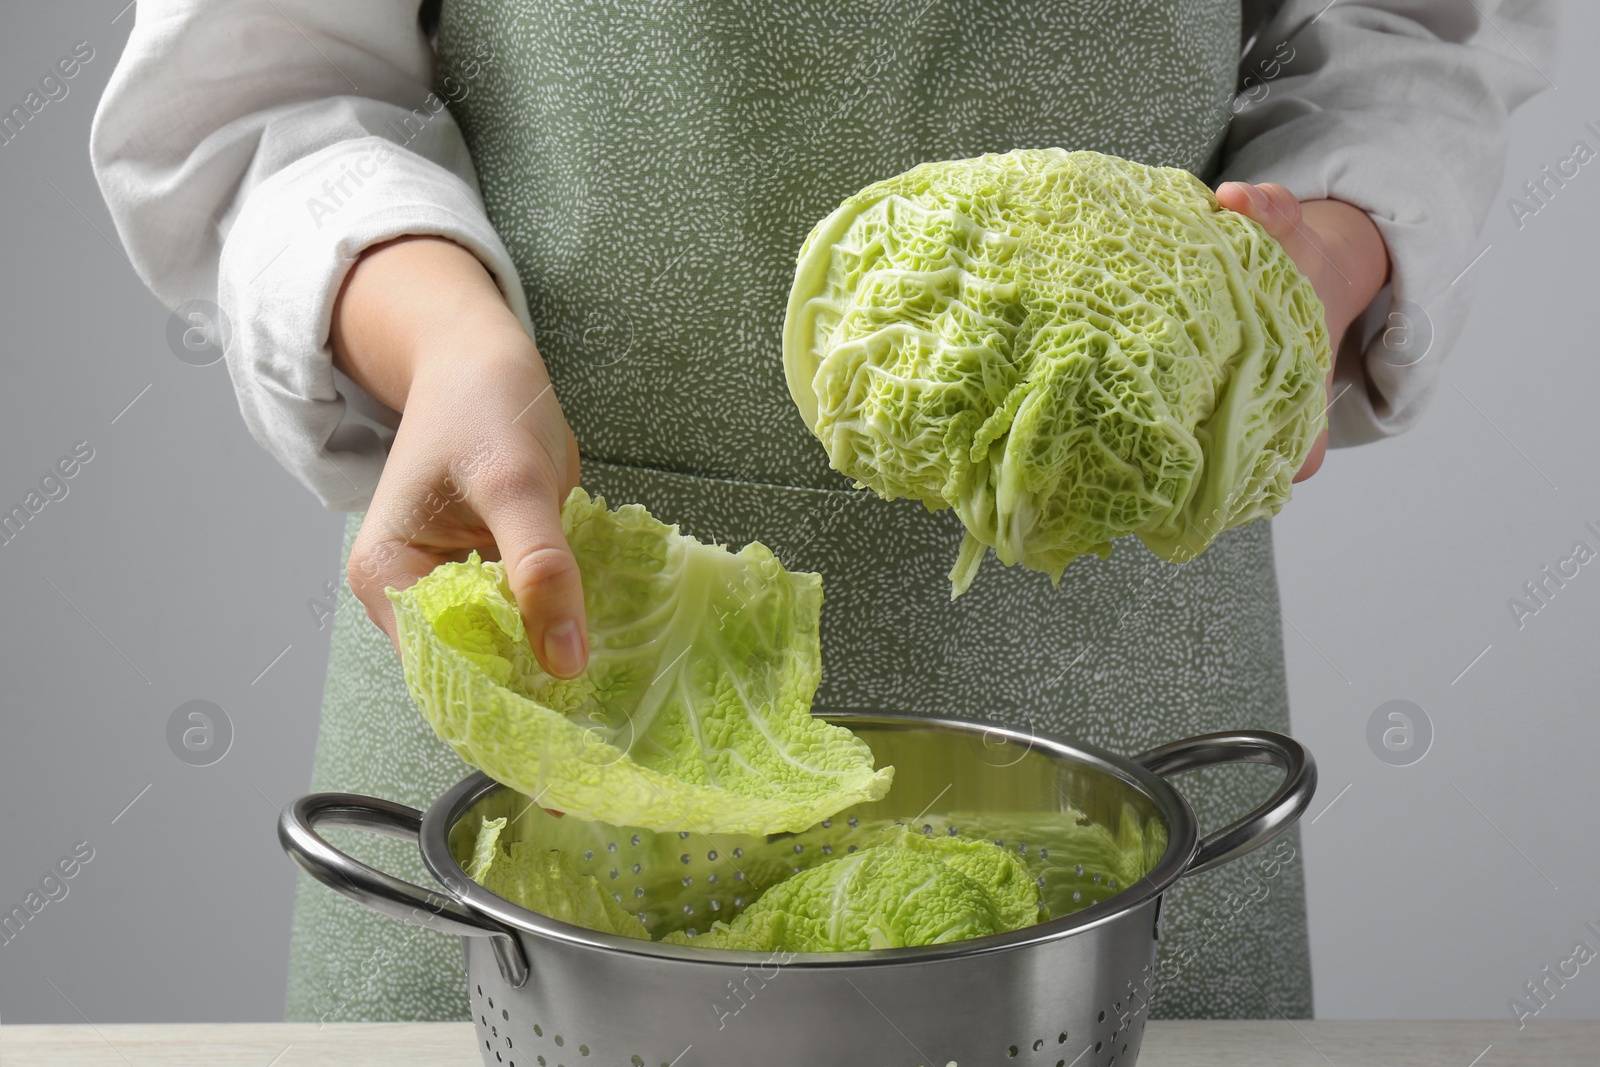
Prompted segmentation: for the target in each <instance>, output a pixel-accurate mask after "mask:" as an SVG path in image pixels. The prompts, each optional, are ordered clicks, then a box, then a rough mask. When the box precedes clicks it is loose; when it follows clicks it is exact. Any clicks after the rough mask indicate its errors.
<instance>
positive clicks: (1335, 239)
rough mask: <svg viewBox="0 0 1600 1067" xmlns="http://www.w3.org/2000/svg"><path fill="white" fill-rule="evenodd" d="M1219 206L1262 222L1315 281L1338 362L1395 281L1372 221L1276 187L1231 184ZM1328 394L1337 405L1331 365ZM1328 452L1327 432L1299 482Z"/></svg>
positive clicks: (1347, 207)
mask: <svg viewBox="0 0 1600 1067" xmlns="http://www.w3.org/2000/svg"><path fill="white" fill-rule="evenodd" d="M1217 201H1218V202H1219V203H1221V204H1222V206H1223V207H1225V208H1228V209H1229V210H1230V211H1237V212H1239V213H1240V214H1241V215H1247V216H1249V217H1250V218H1252V219H1254V220H1255V221H1257V222H1259V223H1260V224H1261V225H1262V227H1263V228H1264V229H1265V230H1266V231H1267V232H1268V233H1270V234H1271V235H1272V236H1273V237H1275V238H1276V239H1277V241H1278V243H1279V244H1281V245H1283V250H1284V251H1285V252H1287V253H1289V258H1290V259H1292V260H1294V264H1295V266H1297V267H1299V268H1300V272H1301V273H1302V274H1304V275H1305V276H1306V277H1307V278H1308V279H1310V281H1311V285H1312V288H1314V289H1315V290H1316V291H1317V296H1318V297H1320V298H1321V299H1322V306H1323V307H1324V308H1325V309H1326V310H1327V313H1328V343H1329V344H1330V346H1331V347H1332V349H1333V355H1334V357H1335V358H1337V357H1338V355H1339V348H1340V345H1341V344H1342V343H1343V341H1344V335H1345V331H1346V330H1347V329H1349V327H1350V324H1351V323H1352V322H1354V321H1355V320H1356V318H1357V316H1359V315H1360V314H1361V313H1362V312H1363V311H1365V310H1366V309H1367V306H1368V305H1369V304H1371V303H1372V299H1373V297H1375V296H1377V295H1378V290H1380V289H1382V288H1383V284H1384V282H1385V281H1387V280H1388V277H1389V250H1388V249H1387V248H1386V247H1385V246H1384V243H1383V236H1382V235H1381V234H1380V233H1379V232H1378V227H1377V226H1375V225H1374V224H1373V222H1372V219H1371V218H1370V217H1369V216H1368V215H1367V213H1366V212H1365V211H1362V210H1361V209H1360V208H1358V207H1355V206H1353V205H1351V204H1347V203H1345V202H1344V201H1343V200H1306V201H1300V200H1296V199H1295V196H1294V194H1293V193H1291V192H1290V191H1289V190H1287V189H1285V188H1284V187H1283V186H1281V185H1275V184H1272V183H1270V182H1267V183H1263V184H1261V185H1250V184H1248V183H1246V182H1225V183H1224V184H1223V185H1222V186H1220V187H1219V188H1218V189H1217ZM1328 389H1329V391H1330V392H1329V400H1330V402H1331V401H1332V392H1331V391H1332V389H1333V367H1332V366H1331V365H1330V366H1329V368H1328ZM1327 447H1328V431H1327V430H1326V429H1324V430H1323V431H1322V434H1321V435H1320V436H1319V437H1318V438H1317V443H1316V444H1315V445H1313V446H1312V449H1311V454H1310V455H1309V456H1307V457H1306V461H1305V464H1304V465H1303V466H1302V467H1301V468H1300V472H1299V473H1298V474H1296V475H1295V476H1294V480H1295V481H1297V482H1302V481H1305V480H1306V479H1307V478H1309V477H1311V476H1312V475H1313V474H1315V473H1317V468H1319V467H1321V466H1322V457H1323V454H1324V453H1325V452H1326V451H1327Z"/></svg>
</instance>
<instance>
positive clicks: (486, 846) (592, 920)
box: [467, 818, 650, 940]
mask: <svg viewBox="0 0 1600 1067" xmlns="http://www.w3.org/2000/svg"><path fill="white" fill-rule="evenodd" d="M505 825H506V820H505V819H504V818H500V819H484V820H483V827H482V829H480V830H479V831H478V840H477V843H476V845H475V846H474V847H473V853H472V862H471V864H470V865H469V867H468V869H467V875H468V877H470V878H471V879H472V880H473V881H474V882H477V883H478V884H479V885H481V886H483V887H484V888H485V889H487V890H489V892H491V893H494V894H495V895H496V896H500V897H504V898H505V899H506V900H509V901H511V903H513V904H518V905H521V906H522V907H524V908H527V909H528V910H529V911H534V912H538V913H539V914H540V915H546V916H549V917H550V918H552V919H556V920H559V921H560V922H564V923H571V924H573V925H574V926H582V927H586V928H587V929H590V930H599V931H601V932H603V933H608V934H617V935H619V936H621V937H632V938H638V939H641V940H648V939H649V936H650V935H649V934H647V933H645V931H644V928H643V927H642V926H641V925H640V924H639V920H638V919H637V918H636V917H634V916H633V915H632V914H630V913H629V912H628V911H627V910H626V909H624V908H623V907H622V905H621V904H618V903H617V902H616V901H615V900H614V899H613V898H612V896H611V894H610V893H608V892H606V890H605V889H603V888H602V887H601V885H600V881H599V879H597V878H595V876H594V875H592V874H584V873H582V872H580V871H576V870H574V869H573V867H572V865H571V864H570V863H568V862H567V860H566V857H565V855H564V854H563V853H562V852H561V851H560V850H559V849H554V848H540V847H539V846H538V845H535V844H532V843H530V842H526V841H510V842H502V841H501V840H500V834H501V832H502V831H503V830H504V829H505Z"/></svg>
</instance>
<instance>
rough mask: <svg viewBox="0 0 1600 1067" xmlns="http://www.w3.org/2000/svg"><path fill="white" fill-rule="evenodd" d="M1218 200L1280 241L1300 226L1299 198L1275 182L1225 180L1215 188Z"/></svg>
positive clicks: (1284, 239)
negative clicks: (1248, 218)
mask: <svg viewBox="0 0 1600 1067" xmlns="http://www.w3.org/2000/svg"><path fill="white" fill-rule="evenodd" d="M1217 202H1218V203H1220V204H1221V205H1222V206H1223V207H1225V208H1227V209H1228V210H1230V211H1237V212H1239V213H1240V214H1241V215H1246V216H1248V217H1250V218H1252V219H1254V220H1255V221H1256V222H1259V223H1260V224H1261V225H1262V227H1263V228H1264V229H1265V230H1266V231H1267V232H1268V233H1270V234H1271V235H1272V236H1273V237H1274V238H1276V239H1277V240H1278V241H1279V242H1283V241H1286V240H1288V238H1289V237H1290V236H1291V235H1293V234H1294V232H1295V231H1296V230H1297V229H1299V227H1300V200H1299V198H1298V197H1296V196H1295V195H1294V194H1293V193H1291V192H1290V191H1289V190H1288V189H1286V188H1284V187H1283V186H1281V185H1278V184H1277V183H1275V182H1264V183H1262V184H1261V185H1251V184H1250V183H1248V182H1224V183H1223V184H1222V185H1221V186H1220V187H1219V188H1218V189H1217Z"/></svg>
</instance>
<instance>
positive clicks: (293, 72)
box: [90, 0, 1556, 511]
mask: <svg viewBox="0 0 1600 1067" xmlns="http://www.w3.org/2000/svg"><path fill="white" fill-rule="evenodd" d="M1272 6H1273V5H1272V3H1271V0H1266V2H1264V3H1263V2H1258V0H1246V2H1245V4H1244V8H1245V11H1246V15H1247V17H1249V16H1250V15H1251V14H1252V13H1253V12H1254V11H1256V10H1259V9H1263V8H1265V9H1270V8H1271V7H1272ZM417 8H418V0H337V2H335V3H330V2H328V0H141V3H140V4H139V5H138V7H137V9H136V16H135V23H134V28H133V33H132V36H131V37H130V38H129V41H128V46H127V50H126V51H125V52H124V53H123V56H122V59H121V61H120V62H119V63H118V65H117V69H116V71H115V73H114V74H113V75H112V78H111V82H110V85H109V86H108V87H107V89H106V94H105V96H104V98H103V99H102V100H101V102H100V105H99V108H98V110H97V112H96V114H95V120H94V127H93V131H92V133H91V137H90V155H91V159H92V162H93V164H94V170H95V176H96V178H97V179H98V181H99V183H100V188H101V191H102V193H103V194H104V196H105V199H106V202H107V204H108V205H109V206H110V209H111V214H112V217H113V219H114V220H115V221H116V225H117V230H118V232H119V233H120V234H121V237H122V240H123V243H124V245H125V246H126V247H127V250H128V254H129V257H130V258H131V259H132V261H133V263H134V266H135V267H136V268H137V270H138V271H139V275H140V277H141V278H143V279H144V281H145V283H146V284H147V285H149V286H150V288H151V289H152V290H153V291H154V292H155V294H156V295H157V296H158V297H159V298H160V299H161V300H162V301H163V302H164V303H166V304H167V305H168V306H169V307H174V308H175V307H177V306H179V305H180V304H184V303H186V302H188V301H192V300H208V301H213V302H214V303H215V304H216V305H217V306H218V307H219V308H220V309H221V313H222V316H223V318H224V320H225V321H226V323H227V324H228V327H229V335H230V336H229V341H228V345H227V350H226V360H227V366H228V373H229V374H230V376H231V377H232V379H233V385H234V390H235V392H236V393H237V395H238V398H239V408H240V411H241V412H242V413H243V415H244V419H245V423H246V425H247V426H248V427H249V428H250V432H251V434H252V435H253V436H254V437H255V438H256V440H257V441H259V442H260V443H261V445H262V446H263V447H265V448H266V449H267V450H268V451H269V452H271V453H272V454H273V455H274V456H276V457H277V458H278V460H279V461H280V462H281V463H282V464H283V465H284V467H286V468H287V469H288V470H289V471H290V472H291V473H292V474H293V475H294V476H295V477H296V478H298V479H299V480H300V481H301V482H303V483H304V484H305V485H306V486H308V487H309V488H310V489H311V490H312V491H313V492H314V493H316V495H317V496H318V498H320V499H321V500H322V502H323V503H324V504H325V505H327V506H328V507H330V508H333V509H336V510H340V511H357V510H361V509H363V508H365V507H367V505H368V504H369V503H370V501H371V499H372V493H373V490H374V488H375V487H376V486H377V482H378V477H379V475H380V474H381V473H382V470H383V463H384V459H385V457H386V456H387V453H388V447H389V444H390V442H391V441H392V440H393V437H394V430H395V428H396V427H397V426H398V425H399V415H398V414H397V413H396V412H394V411H392V410H390V409H388V408H387V407H385V406H384V405H382V404H380V403H379V402H377V401H376V400H374V399H373V398H372V397H371V396H369V395H368V394H367V393H366V392H365V390H363V389H361V388H360V387H359V386H357V385H356V384H355V383H354V382H352V381H351V380H350V379H348V378H347V377H345V376H344V375H343V374H341V373H340V372H339V371H338V370H336V369H335V368H334V366H333V358H332V351H331V349H330V347H329V341H328V334H329V326H330V322H331V318H332V311H333V303H334V300H335V298H336V297H337V295H338V292H339V287H340V285H341V283H342V282H343V280H344V277H345V275H346V273H347V272H348V271H349V269H350V267H351V266H352V265H353V264H354V262H355V260H356V258H357V257H358V256H359V255H360V253H361V252H362V250H363V249H365V248H368V247H370V246H371V245H374V244H378V243H380V242H382V241H385V240H388V239H390V238H392V237H397V236H400V235H403V234H419V233H420V234H437V235H440V236H444V237H449V238H451V239H453V240H455V241H456V242H458V243H460V244H462V245H463V246H465V247H466V248H468V249H470V250H471V251H473V252H474V253H475V254H477V256H478V257H479V258H480V259H482V261H483V262H484V264H485V265H486V266H487V267H488V269H489V270H490V272H491V273H492V274H493V275H494V277H495V279H496V281H497V282H498V284H499V286H500V288H501V290H502V291H503V292H504V294H505V296H506V299H507V301H508V303H509V304H510V306H511V308H512V310H513V311H514V312H515V313H516V314H517V316H518V318H520V319H521V320H522V322H523V325H524V326H525V327H526V328H527V329H528V331H529V333H530V335H531V334H532V332H533V327H532V323H531V322H530V321H529V319H528V310H527V304H526V301H525V300H524V298H523V294H522V289H521V285H520V282H519V281H518V278H517V271H516V267H515V266H514V265H513V263H512V261H511V257H510V255H509V254H508V252H507V250H506V247H505V245H504V244H503V243H502V242H501V240H500V238H499V237H498V236H497V235H496V233H495V231H494V228H493V227H492V226H491V225H490V224H489V220H488V218H487V216H486V215H485V213H484V207H483V201H482V198H481V196H480V195H479V191H478V185H477V179H476V176H475V174H474V173H473V168H472V159H471V157H470V155H469V154H468V152H467V148H466V145H465V143H464V142H463V140H462V137H461V133H460V130H459V129H458V128H457V126H456V124H455V122H454V120H453V119H451V117H450V114H449V112H448V111H447V110H445V109H444V101H443V100H441V99H440V98H439V97H438V96H437V95H435V94H434V93H433V92H432V88H431V87H432V85H433V79H434V70H433V52H432V49H431V47H430V45H429V42H428V40H427V39H426V38H425V37H424V35H423V32H422V30H421V28H420V27H419V25H418V21H417ZM1555 22H1556V19H1555V4H1554V2H1553V0H1383V2H1371V3H1355V2H1343V0H1334V2H1333V3H1331V4H1330V3H1328V0H1285V2H1284V3H1282V4H1281V5H1279V8H1278V10H1277V12H1276V14H1273V15H1271V16H1270V17H1267V18H1266V21H1265V24H1264V25H1262V26H1261V27H1260V28H1259V30H1258V32H1256V34H1255V36H1254V39H1253V43H1252V44H1251V45H1250V47H1249V48H1248V50H1247V52H1246V54H1245V55H1244V57H1243V59H1242V62H1241V65H1240V74H1241V86H1242V90H1241V98H1240V101H1239V102H1238V104H1237V105H1236V106H1238V108H1239V110H1238V112H1237V114H1236V116H1235V118H1234V120H1233V123H1232V126H1231V128H1230V131H1229V134H1228V139H1227V142H1226V145H1225V147H1224V156H1223V171H1222V174H1221V176H1220V179H1219V180H1221V181H1227V180H1238V181H1249V182H1278V183H1280V184H1282V185H1284V186H1286V187H1288V188H1289V189H1290V190H1291V191H1292V192H1293V193H1294V194H1295V195H1296V196H1298V197H1299V198H1300V199H1302V200H1310V199H1318V198H1322V197H1334V198H1337V199H1340V200H1344V201H1347V202H1349V203H1351V204H1354V205H1355V206H1357V207H1360V208H1362V209H1363V210H1365V211H1366V212H1368V213H1369V214H1370V215H1371V217H1372V219H1373V221H1374V222H1375V223H1376V224H1377V227H1378V229H1379V231H1380V232H1381V233H1382V235H1383V238H1384V241H1385V242H1386V243H1387V245H1388V249H1389V256H1390V262H1391V275H1390V284H1389V285H1388V286H1386V287H1385V289H1384V291H1383V292H1382V293H1380V294H1379V296H1378V299H1377V300H1376V301H1375V302H1374V304H1373V306H1372V307H1371V308H1370V309H1369V310H1368V313H1367V315H1366V316H1364V318H1363V320H1362V322H1361V323H1360V324H1358V326H1356V327H1353V328H1352V330H1351V333H1352V334H1353V335H1354V337H1353V338H1352V343H1353V344H1354V345H1355V346H1357V347H1359V348H1360V349H1361V352H1360V358H1342V359H1341V360H1340V362H1339V370H1338V380H1337V381H1336V384H1335V395H1336V396H1337V398H1338V399H1337V400H1336V401H1335V403H1334V404H1333V406H1332V407H1331V408H1330V409H1329V422H1330V439H1331V441H1332V443H1333V444H1334V445H1350V444H1358V443H1361V442H1363V441H1369V440H1372V439H1374V438H1377V437H1382V436H1385V435H1389V434H1394V433H1398V432H1400V431H1401V430H1404V429H1405V428H1406V427H1408V426H1410V425H1411V424H1412V423H1413V422H1415V421H1416V419H1417V417H1418V415H1419V414H1420V413H1421V411H1422V409H1423V408H1424V406H1425V405H1426V403H1427V401H1428V398H1429V396H1430V394H1431V393H1432V391H1433V387H1434V384H1435V382H1436V381H1437V377H1438V372H1439V365H1440V362H1441V360H1442V357H1443V355H1444V353H1445V352H1446V351H1447V350H1448V349H1449V347H1450V345H1451V344H1452V343H1453V342H1454V340H1455V339H1456V337H1457V336H1458V335H1459V333H1460V331H1461V327H1462V324H1463V322H1464V320H1465V318H1466V313H1467V309H1468V305H1469V300H1470V291H1471V285H1472V282H1471V276H1470V274H1469V275H1468V276H1467V277H1466V278H1465V279H1463V280H1460V281H1455V279H1456V278H1457V277H1458V276H1459V275H1460V274H1461V272H1462V270H1463V269H1464V268H1465V267H1467V265H1468V264H1469V263H1470V262H1471V261H1472V259H1473V257H1474V256H1476V255H1477V254H1478V252H1479V251H1480V249H1481V246H1480V245H1479V243H1478V237H1477V234H1478V232H1479V230H1480V228H1481V226H1482V223H1483V220H1484V217H1485V214H1486V213H1487V211H1488V209H1489V206H1490V203H1491V201H1492V199H1493V197H1494V194H1495V192H1496V190H1497V189H1498V187H1499V184H1500V178H1501V172H1502V170H1503V167H1504V162H1503V160H1504V152H1505V144H1506V138H1507V116H1508V113H1509V112H1510V111H1511V110H1512V109H1513V108H1515V107H1516V106H1517V105H1519V104H1520V103H1522V102H1523V101H1524V100H1526V99H1527V98H1528V97H1529V96H1531V95H1533V94H1534V93H1535V92H1537V91H1538V90H1540V89H1541V88H1543V87H1544V86H1545V85H1546V84H1547V80H1546V75H1548V74H1550V73H1552V71H1551V67H1552V66H1553V56H1554V52H1555V36H1556V34H1555ZM1291 55H1292V60H1288V61H1287V62H1286V61H1285V60H1286V59H1287V58H1288V57H1290V56H1291ZM470 90H471V86H470V78H468V79H466V82H465V83H464V84H462V85H458V87H457V91H466V92H470ZM1363 342H1364V344H1363ZM1350 352H1351V349H1349V348H1347V349H1346V353H1347V355H1348V354H1349V353H1350ZM1347 386H1348V388H1346V387H1347Z"/></svg>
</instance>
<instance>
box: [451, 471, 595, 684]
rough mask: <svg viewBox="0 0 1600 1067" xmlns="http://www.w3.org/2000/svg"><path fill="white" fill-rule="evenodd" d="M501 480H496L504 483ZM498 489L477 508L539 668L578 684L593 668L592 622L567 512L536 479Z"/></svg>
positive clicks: (487, 494) (494, 487)
mask: <svg viewBox="0 0 1600 1067" xmlns="http://www.w3.org/2000/svg"><path fill="white" fill-rule="evenodd" d="M499 481H500V479H496V482H499ZM516 481H517V483H519V484H493V485H491V486H489V487H480V488H483V489H486V490H487V491H485V492H483V493H482V495H481V498H480V499H478V500H476V501H473V507H474V509H475V510H476V511H477V513H478V516H479V517H480V518H481V519H482V520H483V522H484V524H485V525H486V526H488V527H489V532H490V534H492V535H493V537H494V542H495V545H496V547H497V548H498V549H499V551H500V561H501V563H503V564H504V565H505V569H506V577H507V579H508V581H509V582H510V585H511V592H512V594H513V595H514V596H515V597H516V599H517V607H518V608H519V609H520V610H521V612H522V622H523V625H524V626H525V627H526V628H527V631H528V643H529V645H531V646H532V647H533V654H534V655H535V656H536V657H537V658H538V660H539V665H540V666H542V667H543V668H544V669H545V670H546V671H548V672H549V673H550V674H553V675H555V676H556V677H557V678H574V677H576V676H578V675H579V674H582V673H583V669H584V667H586V666H587V665H588V662H589V637H588V629H587V616H586V613H585V611H584V607H583V582H582V579H581V577H580V575H579V573H578V561H577V559H576V558H575V557H574V556H573V554H572V549H571V548H570V547H568V545H567V538H566V534H565V532H564V531H563V530H562V528H561V506H560V501H559V500H558V499H557V497H556V494H555V491H554V489H553V488H552V487H550V486H549V484H548V483H544V484H541V485H536V484H533V483H534V482H535V481H542V479H537V478H536V477H534V476H531V475H530V477H528V478H522V479H516Z"/></svg>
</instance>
